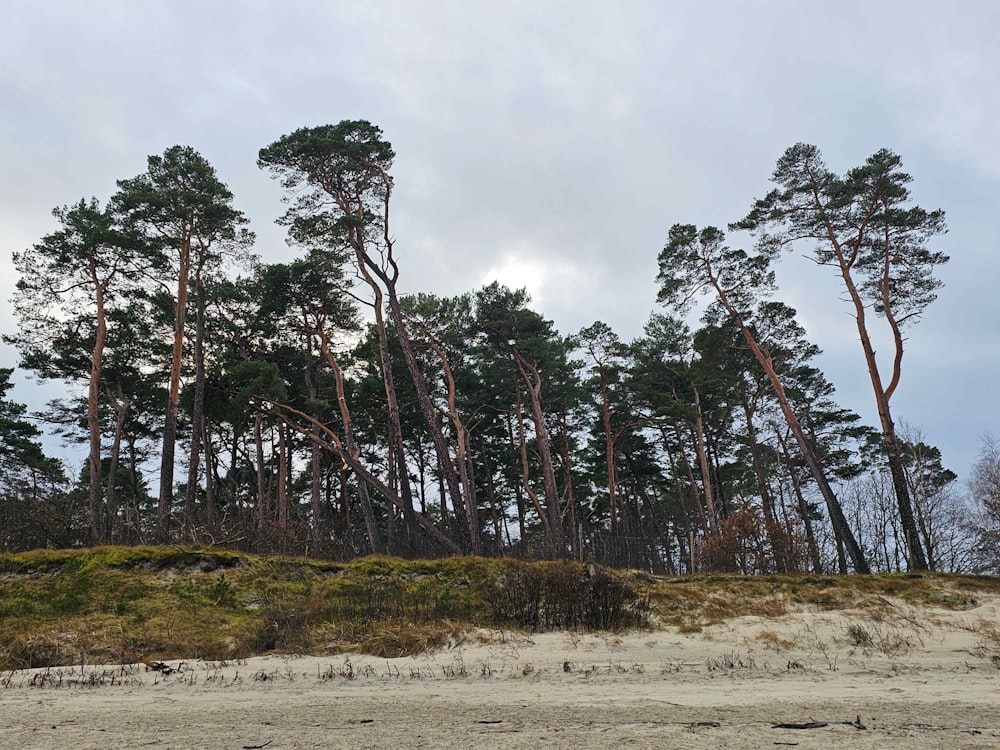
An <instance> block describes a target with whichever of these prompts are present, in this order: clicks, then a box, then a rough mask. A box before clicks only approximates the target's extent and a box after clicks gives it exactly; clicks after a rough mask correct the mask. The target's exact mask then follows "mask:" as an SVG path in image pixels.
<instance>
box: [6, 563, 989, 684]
mask: <svg viewBox="0 0 1000 750" xmlns="http://www.w3.org/2000/svg"><path fill="white" fill-rule="evenodd" d="M996 594H1000V579H996V578H987V577H974V576H944V575H880V576H849V577H840V576H803V575H794V576H767V577H754V578H747V577H741V576H724V575H710V576H688V577H683V578H664V577H658V576H650V575H648V574H645V573H642V572H637V571H600V572H598V573H597V574H596V575H594V574H588V571H587V570H586V568H585V567H584V566H582V565H580V564H578V563H572V562H538V563H525V562H521V561H517V560H510V559H487V558H477V557H453V558H446V559H440V560H420V561H407V560H399V559H395V558H384V557H366V558H361V559H358V560H355V561H352V562H349V563H333V562H326V561H318V560H309V559H304V558H291V557H276V556H275V557H260V556H255V555H248V554H242V553H236V552H230V551H225V550H214V549H212V550H200V549H184V548H180V547H138V548H125V547H104V548H98V549H88V550H60V551H53V550H38V551H34V552H28V553H24V554H7V555H0V669H4V670H9V669H17V668H27V667H44V666H55V665H62V664H73V663H76V664H79V663H81V662H86V663H88V664H96V663H119V662H123V661H126V662H132V661H138V660H140V659H145V660H156V659H177V658H184V659H194V658H201V659H207V660H222V659H235V658H245V657H249V656H254V655H258V654H262V653H268V652H285V653H311V654H330V653H338V652H343V651H358V652H362V653H367V654H372V655H375V656H384V657H393V656H402V655H409V654H415V653H419V652H421V651H425V650H429V649H434V648H437V647H440V646H443V645H446V644H448V643H454V642H456V641H459V640H462V639H463V638H475V637H480V636H479V635H477V633H478V632H479V630H480V629H497V628H499V629H516V630H524V631H532V632H537V631H543V630H560V629H567V630H577V629H582V630H619V631H621V630H630V629H636V628H648V629H657V628H676V629H679V630H680V631H681V632H695V631H698V630H700V629H701V628H702V627H704V626H707V625H710V624H714V623H719V622H723V621H725V620H728V619H731V618H735V617H741V616H746V615H757V616H761V617H768V618H776V617H781V616H782V615H784V614H787V613H790V612H795V611H829V610H841V609H853V610H859V611H862V612H866V613H867V614H869V615H871V616H873V617H878V616H879V613H880V612H883V611H885V609H886V608H887V607H891V606H892V604H891V603H890V600H893V601H900V600H902V601H905V602H906V603H908V604H910V605H912V606H914V607H934V608H944V609H954V610H964V609H968V608H971V607H973V606H975V605H976V603H977V600H978V597H982V596H989V595H996Z"/></svg>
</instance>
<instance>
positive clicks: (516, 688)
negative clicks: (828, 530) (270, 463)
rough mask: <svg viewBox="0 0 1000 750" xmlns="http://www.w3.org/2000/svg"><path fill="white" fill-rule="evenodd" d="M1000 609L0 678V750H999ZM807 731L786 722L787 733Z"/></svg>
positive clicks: (480, 641) (816, 617)
mask: <svg viewBox="0 0 1000 750" xmlns="http://www.w3.org/2000/svg"><path fill="white" fill-rule="evenodd" d="M998 623H1000V606H998V602H997V601H994V600H990V601H986V602H984V603H981V604H980V605H979V606H977V607H976V608H975V609H971V610H968V611H963V612H953V611H946V610H934V609H927V608H922V609H919V610H915V609H911V608H909V607H908V606H906V605H904V604H902V603H900V602H889V601H887V602H886V607H885V609H884V611H882V612H880V613H878V614H877V615H873V614H872V612H871V611H870V610H868V611H866V612H864V613H862V612H850V611H843V612H837V613H796V614H789V615H786V616H782V617H779V618H773V619H762V618H741V619H737V620H731V621H729V622H727V623H724V624H721V625H715V626H712V627H709V628H705V629H704V630H703V631H701V632H698V633H689V634H679V633H677V632H675V631H674V630H673V629H670V630H663V631H651V632H641V633H630V634H625V635H617V634H589V633H588V634H583V633H544V634H535V635H530V636H528V635H523V634H518V633H508V632H496V631H481V632H478V633H473V634H470V636H469V638H468V639H467V640H465V641H463V642H461V643H455V644H453V645H452V646H451V647H450V648H448V649H442V650H439V651H437V652H435V653H432V654H426V655H421V656H417V657H411V658H400V659H379V658H375V657H371V656H362V655H358V654H338V655H332V656H320V657H317V656H308V657H307V656H268V657H260V658H255V659H249V660H246V661H240V662H236V663H226V664H220V663H207V662H198V661H187V662H176V661H172V662H169V663H168V666H169V667H170V668H172V669H174V670H175V671H174V672H173V673H171V674H162V673H160V672H156V671H150V670H149V669H148V668H147V667H144V666H141V665H140V666H138V667H136V666H134V665H132V666H122V667H108V666H87V665H82V666H80V665H78V666H75V667H65V668H61V669H51V670H26V671H19V672H9V673H5V674H4V675H3V677H2V685H0V748H11V749H12V750H13V749H14V748H17V749H22V748H66V749H69V748H73V749H74V750H86V749H87V748H101V750H104V749H105V748H114V747H151V748H177V749H182V748H232V749H234V750H239V749H240V748H263V747H267V748H269V749H270V750H283V749H286V748H319V747H344V748H393V749H394V750H403V749H404V748H468V747H473V746H476V747H496V748H537V747H552V748H567V749H568V748H608V747H616V746H619V745H622V746H627V747H636V748H645V747H649V748H653V747H656V748H713V750H715V749H717V748H762V747H783V746H784V747H798V748H803V749H804V750H805V749H807V748H830V747H850V748H904V747H905V748H908V749H909V750H920V749H921V748H928V749H930V748H935V749H937V748H996V747H1000V712H998V710H997V709H998V707H1000V668H998V664H1000V643H998V642H997V627H998ZM780 724H785V725H797V726H796V727H793V726H785V727H780V726H776V725H780Z"/></svg>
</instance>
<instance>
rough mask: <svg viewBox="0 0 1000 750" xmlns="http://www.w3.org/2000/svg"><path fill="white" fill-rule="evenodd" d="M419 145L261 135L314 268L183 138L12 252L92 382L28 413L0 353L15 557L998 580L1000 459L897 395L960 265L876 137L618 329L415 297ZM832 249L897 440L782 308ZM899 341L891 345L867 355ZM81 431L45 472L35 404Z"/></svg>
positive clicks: (5, 536)
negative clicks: (310, 560) (400, 220)
mask: <svg viewBox="0 0 1000 750" xmlns="http://www.w3.org/2000/svg"><path fill="white" fill-rule="evenodd" d="M394 157H395V154H394V152H393V149H392V147H391V145H390V144H389V142H388V141H386V140H385V138H384V137H383V135H382V132H381V130H380V129H379V128H378V127H376V126H374V125H372V124H371V123H368V122H366V121H343V122H341V123H339V124H337V125H327V126H322V127H315V128H301V129H299V130H296V131H294V132H292V133H290V134H287V135H285V136H283V137H281V138H279V139H278V140H276V141H275V142H274V143H272V144H270V145H268V146H266V147H265V148H263V149H261V150H260V153H259V157H258V165H259V166H260V167H261V168H262V169H263V170H266V171H267V172H268V173H269V174H270V175H271V176H272V177H274V178H275V179H277V180H279V181H280V183H281V184H282V186H283V187H284V188H285V190H286V191H287V195H288V202H289V208H288V210H287V212H286V213H285V215H284V216H283V218H282V219H281V220H280V221H281V223H282V224H284V225H285V226H286V228H287V232H288V239H289V242H290V244H291V245H292V246H293V247H295V248H296V254H295V257H294V258H292V259H291V260H289V261H287V262H284V263H263V262H261V260H260V259H259V258H258V257H257V256H256V255H255V254H254V252H253V251H254V243H255V238H254V236H253V234H252V233H251V232H250V231H249V230H248V228H247V227H248V225H249V221H248V219H247V217H246V216H244V214H243V213H242V212H241V211H239V210H238V209H237V208H236V207H235V205H234V200H235V199H234V196H233V194H232V192H231V191H230V190H229V188H228V187H227V186H226V185H225V184H224V183H223V182H222V181H221V180H220V179H219V177H218V175H217V174H216V171H215V169H214V168H213V167H212V166H211V164H210V163H209V162H208V161H207V160H206V159H205V158H204V157H203V156H202V155H201V154H199V153H198V152H196V151H195V150H194V149H192V148H190V147H185V146H174V147H172V148H169V149H167V150H166V151H165V152H164V153H163V154H162V155H155V156H151V157H149V159H148V163H147V170H146V171H145V172H143V173H142V174H140V175H138V176H136V177H133V178H130V179H123V180H119V181H118V184H117V191H116V192H115V193H114V194H113V195H112V196H111V197H110V199H108V200H107V201H106V202H105V203H104V204H102V203H101V202H100V201H98V200H97V199H89V200H86V199H85V200H81V201H79V202H78V203H76V204H73V205H70V206H65V207H62V208H58V209H56V210H55V212H54V215H55V218H56V220H57V222H58V229H57V230H56V231H54V232H52V233H51V234H49V235H46V236H45V237H43V238H41V240H39V241H38V242H37V243H35V244H34V245H33V246H32V247H31V248H29V249H27V250H24V251H23V252H19V253H15V255H14V263H15V266H16V268H17V270H18V272H19V274H20V278H19V281H18V283H17V291H16V294H15V297H14V299H13V300H12V302H13V304H14V309H15V314H16V316H17V319H18V321H19V328H18V331H17V332H16V333H15V334H13V335H11V336H8V337H5V338H6V340H7V341H8V343H12V344H14V345H15V346H16V347H17V349H18V351H19V353H20V366H21V367H22V368H24V369H25V370H27V371H29V372H31V373H32V374H34V375H35V376H36V377H38V378H42V379H52V380H56V381H62V382H66V383H67V384H69V385H70V386H71V387H70V391H69V392H71V393H73V394H80V395H74V396H69V397H66V398H62V399H57V400H54V401H52V402H51V403H50V404H49V405H48V407H47V409H46V410H45V411H44V413H42V414H41V415H38V418H37V419H35V420H31V419H29V415H27V414H26V412H25V409H24V407H23V406H20V405H19V404H17V403H16V402H15V401H13V400H10V399H8V395H7V394H8V391H9V390H10V376H11V374H12V370H9V369H7V370H0V468H2V472H3V473H2V475H0V493H2V495H0V503H2V506H0V507H2V510H0V548H3V549H24V548H30V547H35V546H58V547H65V546H75V545H93V544H105V543H116V544H137V543H144V542H160V543H165V542H171V541H177V542H184V543H198V544H220V545H226V546H231V547H236V548H240V549H247V550H261V551H282V552H293V553H302V554H310V555H318V556H330V557H349V556H354V555H359V554H366V553H386V554H396V555H403V556H435V555H446V554H463V553H473V554H487V555H517V556H523V557H532V558H562V557H574V558H577V559H581V560H587V559H593V560H597V561H600V562H602V563H607V564H611V565H620V566H629V567H636V568H644V569H648V570H652V571H662V572H669V573H685V572H695V571H704V570H717V571H736V572H743V573H771V572H796V571H815V572H850V571H855V572H868V571H873V570H904V569H913V570H922V569H946V570H971V569H979V570H988V569H992V568H995V567H996V565H997V558H998V555H997V551H996V550H997V538H998V536H1000V535H998V531H997V529H998V528H1000V457H998V455H997V449H996V445H995V444H994V443H993V442H992V441H991V440H990V439H988V438H987V439H984V445H983V451H982V455H981V457H980V460H979V462H978V463H977V465H976V468H975V471H974V476H973V478H972V481H971V483H970V485H969V487H970V491H969V492H966V491H963V489H962V488H961V487H960V485H959V484H958V482H957V477H956V476H955V474H954V473H952V472H950V471H949V470H948V469H946V468H945V467H944V466H942V463H941V454H940V452H939V451H938V450H937V449H936V448H934V447H933V446H931V445H929V444H927V443H926V442H925V441H924V440H923V437H922V436H921V435H920V434H919V432H918V431H917V430H916V429H915V428H911V427H905V426H904V428H902V429H901V428H900V427H899V426H897V423H896V421H894V418H893V414H892V411H891V404H892V397H893V395H894V394H895V392H896V390H897V388H898V386H899V384H900V382H901V379H902V373H903V367H902V363H903V358H904V343H905V342H906V340H907V338H906V332H907V331H908V330H909V328H910V327H911V326H912V325H913V324H914V323H915V322H916V321H917V320H918V319H919V318H920V317H921V315H922V314H923V313H924V311H925V309H926V308H927V306H928V305H929V304H930V303H931V302H933V300H934V298H935V296H936V290H937V289H938V288H939V287H940V281H939V279H938V278H937V276H936V275H935V270H936V268H937V267H938V266H940V265H941V264H943V263H945V262H946V261H947V257H946V256H945V255H944V254H943V253H941V252H939V251H936V250H934V249H933V248H932V247H931V245H932V243H933V241H934V239H935V238H936V237H937V236H938V235H940V234H941V233H942V232H944V229H945V226H944V215H943V213H942V212H941V211H926V210H924V209H922V208H920V207H918V206H916V205H914V204H913V202H912V200H911V197H910V194H909V190H908V187H907V185H908V183H909V182H910V180H911V178H910V177H909V175H907V174H906V173H905V172H903V170H902V164H901V160H900V158H899V157H898V156H897V155H896V154H893V153H892V152H890V151H888V150H881V151H879V152H877V153H876V154H874V155H873V156H872V157H870V158H869V159H868V160H867V161H866V162H865V163H864V164H863V165H861V166H860V167H857V168H855V169H852V170H850V171H848V172H846V173H845V174H843V175H839V174H836V173H835V172H833V171H831V170H830V169H829V168H828V167H827V165H826V164H825V163H824V161H823V159H822V156H821V154H820V152H819V150H818V149H817V148H816V147H814V146H809V145H805V144H797V145H795V146H793V147H791V148H789V149H788V150H787V151H786V152H785V154H784V155H783V156H782V157H781V159H780V160H779V161H778V164H777V167H776V170H775V172H774V174H773V175H772V182H773V184H774V188H773V189H772V190H771V191H770V192H768V193H767V194H766V195H765V196H764V197H763V198H761V199H759V200H756V201H754V202H752V204H751V207H750V211H749V213H748V214H747V215H746V217H744V218H742V219H739V220H737V221H735V222H733V223H732V224H730V225H729V226H728V230H729V231H730V232H736V233H740V234H741V236H742V237H744V238H745V239H746V240H747V243H748V246H747V248H745V249H743V248H740V247H737V246H735V245H731V244H730V243H729V242H728V241H727V238H726V235H725V233H724V232H723V231H722V230H720V229H718V228H716V227H704V228H700V229H699V228H697V227H695V226H691V225H686V224H675V225H674V226H673V227H672V228H670V230H669V232H668V236H667V242H666V244H665V246H664V248H663V250H662V252H661V253H660V255H659V259H658V262H659V273H658V276H657V282H658V284H659V298H658V303H659V307H658V308H657V309H656V310H654V311H653V312H652V313H651V315H650V317H649V321H648V323H647V324H646V326H645V329H644V333H643V335H642V336H640V337H638V338H637V339H635V340H634V341H623V340H621V339H620V338H619V337H618V336H617V335H616V334H615V333H614V331H613V330H612V329H611V328H610V327H609V326H607V325H606V324H604V323H602V322H600V321H598V322H595V323H594V324H593V325H591V326H588V327H586V328H584V329H583V330H581V331H579V332H578V333H576V334H574V335H563V334H561V333H559V332H558V331H557V330H556V329H555V327H554V325H553V323H552V322H551V321H549V320H546V319H545V318H544V317H543V316H542V315H540V314H539V313H538V312H536V311H535V310H533V309H532V307H531V300H530V298H529V296H528V295H527V293H526V292H525V291H524V290H512V289H508V288H506V287H504V286H502V285H500V284H498V283H493V284H490V285H487V286H485V287H484V288H481V289H477V290H474V291H472V292H469V293H467V294H463V295H458V296H455V297H440V296H436V295H433V294H424V293H421V294H416V295H403V294H400V293H399V291H398V281H399V277H400V273H401V268H400V262H399V257H398V253H397V248H396V237H395V235H394V233H393V230H392V227H391V216H392V214H391V210H390V209H391V198H392V193H393V178H392V174H391V170H392V164H393V160H394ZM793 249H799V250H805V251H806V252H808V253H810V254H811V257H812V258H813V260H815V262H817V263H819V264H823V265H826V266H830V267H831V268H832V269H833V270H834V271H835V273H836V276H837V277H838V279H839V282H840V283H839V285H838V286H836V287H834V286H831V288H830V289H829V290H828V293H829V295H830V304H836V302H837V300H836V299H835V298H836V297H837V296H842V297H843V298H844V299H846V300H847V304H848V306H849V310H850V311H851V314H852V317H853V320H854V323H855V326H854V328H853V329H852V330H851V331H850V332H847V331H845V335H851V336H853V337H856V338H857V339H858V341H859V343H860V346H861V352H860V354H859V356H860V357H863V358H864V363H865V366H866V367H867V369H868V372H869V373H870V376H871V383H872V390H873V396H874V398H875V403H876V406H877V413H878V415H879V424H878V427H877V428H872V427H870V426H867V425H864V424H863V423H862V421H861V419H860V417H859V416H858V415H857V414H854V413H853V412H851V411H849V410H847V409H844V408H842V407H840V406H839V405H838V404H837V403H836V401H835V398H834V388H833V385H832V384H831V383H830V382H829V381H828V380H827V379H826V378H825V377H824V375H823V373H822V372H821V371H820V369H819V368H818V367H817V364H816V359H817V356H818V355H819V353H820V351H819V349H818V348H817V347H816V346H815V345H814V344H812V343H811V342H810V341H809V340H808V337H807V335H806V331H805V330H804V329H803V328H802V326H801V325H800V324H799V323H798V322H797V319H796V311H795V310H794V309H792V308H790V307H789V306H788V305H786V304H784V303H782V302H781V301H780V300H779V299H777V298H776V293H777V289H776V285H775V273H774V269H775V266H776V264H777V263H778V262H779V261H780V258H781V256H782V255H783V254H784V253H786V252H788V251H790V250H793ZM880 336H884V337H886V339H887V340H889V341H891V342H892V346H893V349H892V352H891V354H890V357H889V358H888V359H887V360H886V361H883V360H880V359H879V358H877V357H876V352H875V348H874V344H873V343H872V342H873V341H874V340H876V339H878V337H880ZM39 420H40V421H41V422H43V423H45V424H47V425H49V427H50V429H52V430H54V431H55V432H56V433H57V434H59V435H61V436H62V438H63V439H64V440H66V441H70V442H79V443H82V444H85V445H86V446H87V447H88V451H87V460H86V462H85V464H84V465H83V466H82V468H81V469H80V470H79V472H74V471H73V470H72V467H70V466H68V465H66V464H65V463H64V462H60V461H58V460H55V459H52V458H50V457H47V456H46V455H45V454H44V452H43V451H42V449H41V446H40V443H39V434H40V433H39V430H38V427H37V426H36V425H35V422H37V421H39Z"/></svg>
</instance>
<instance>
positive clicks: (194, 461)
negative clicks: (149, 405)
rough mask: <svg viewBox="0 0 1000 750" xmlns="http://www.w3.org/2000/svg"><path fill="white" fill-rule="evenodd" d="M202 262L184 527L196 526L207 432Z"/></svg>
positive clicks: (198, 281)
mask: <svg viewBox="0 0 1000 750" xmlns="http://www.w3.org/2000/svg"><path fill="white" fill-rule="evenodd" d="M201 273H202V269H201V266H200V265H199V267H198V268H197V269H196V271H195V280H194V293H195V335H194V368H195V376H194V404H192V406H191V451H190V455H189V458H188V475H187V488H186V490H185V492H184V527H185V528H186V529H188V530H189V531H193V530H194V526H195V514H196V507H195V506H196V500H197V497H198V490H199V485H198V475H199V473H200V468H201V454H202V442H203V440H204V436H205V287H204V286H203V285H202V281H201Z"/></svg>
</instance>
